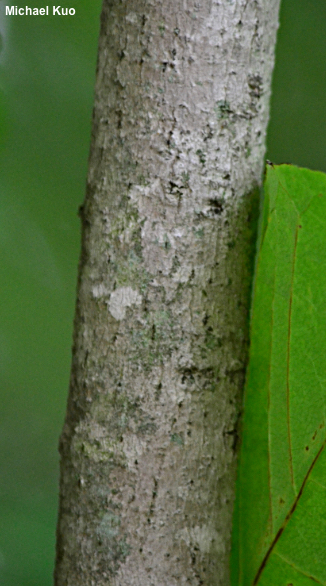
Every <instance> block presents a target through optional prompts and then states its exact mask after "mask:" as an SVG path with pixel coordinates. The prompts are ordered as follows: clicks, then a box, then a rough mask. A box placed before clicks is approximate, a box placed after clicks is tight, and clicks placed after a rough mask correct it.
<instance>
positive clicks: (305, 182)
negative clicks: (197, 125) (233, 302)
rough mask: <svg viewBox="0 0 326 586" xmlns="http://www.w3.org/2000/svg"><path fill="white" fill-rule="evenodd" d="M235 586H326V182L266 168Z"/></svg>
mask: <svg viewBox="0 0 326 586" xmlns="http://www.w3.org/2000/svg"><path fill="white" fill-rule="evenodd" d="M263 218H264V219H263V221H262V229H261V239H260V245H259V251H258V256H257V263H256V277H255V285H254V294H253V307H252V316H251V347H250V360H249V366H248V372H247V383H246V390H245V401H244V417H243V424H242V425H243V429H242V447H241V455H240V463H239V471H238V480H237V497H236V506H235V515H234V529H233V548H232V557H231V578H232V586H256V585H257V586H313V585H315V584H323V585H326V450H325V445H326V439H325V438H326V428H325V418H326V175H324V174H323V173H319V172H313V171H308V170H307V169H298V168H296V167H292V166H290V165H281V166H279V167H274V166H269V167H268V168H267V176H266V182H265V202H264V213H263Z"/></svg>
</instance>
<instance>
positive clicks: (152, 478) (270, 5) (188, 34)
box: [55, 0, 279, 586]
mask: <svg viewBox="0 0 326 586" xmlns="http://www.w3.org/2000/svg"><path fill="white" fill-rule="evenodd" d="M278 8H279V0H249V1H248V0H224V1H223V2H222V1H218V0H202V1H198V2H194V1H193V0H164V2H158V1H157V0H155V1H154V0H128V1H126V0H115V1H114V2H113V0H104V4H103V11H102V17H101V22H102V26H101V33H100V41H99V60H98V72H97V83H96V94H95V108H94V119H93V133H92V144H91V154H90V162H89V176H88V186H87V194H86V199H85V203H84V205H83V206H82V209H81V215H82V225H83V240H82V256H81V262H80V271H79V285H78V301H77V310H76V318H75V332H74V348H73V365H72V375H71V386H70V394H69V401H68V409H67V417H66V421H65V425H64V429H63V433H62V436H61V442H60V451H61V488H60V512H59V522H58V542H57V564H56V570H55V584H56V586H104V585H106V586H108V585H110V586H181V585H189V586H199V585H200V584H202V585H204V586H213V585H214V586H227V585H228V584H229V571H228V563H229V562H228V558H229V550H230V531H231V529H230V528H231V520H232V507H233V499H234V483H235V465H236V451H237V449H236V437H237V421H238V417H239V412H240V404H241V391H242V387H243V380H244V370H245V364H246V352H247V339H248V324H247V322H248V305H249V292H250V279H251V273H252V262H251V260H252V255H253V247H254V244H253V243H254V237H255V235H254V232H255V230H254V224H255V222H254V216H255V214H256V213H257V206H258V198H257V191H258V188H259V186H260V183H261V176H262V168H263V156H264V150H265V134H266V125H267V120H268V109H269V98H270V83H271V75H272V69H273V61H274V45H275V38H276V30H277V21H278Z"/></svg>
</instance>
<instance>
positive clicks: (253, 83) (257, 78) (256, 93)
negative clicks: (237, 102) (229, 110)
mask: <svg viewBox="0 0 326 586" xmlns="http://www.w3.org/2000/svg"><path fill="white" fill-rule="evenodd" d="M248 86H249V88H250V90H251V91H250V92H249V93H250V96H251V97H252V98H260V96H261V95H262V94H263V78H262V77H261V75H249V77H248Z"/></svg>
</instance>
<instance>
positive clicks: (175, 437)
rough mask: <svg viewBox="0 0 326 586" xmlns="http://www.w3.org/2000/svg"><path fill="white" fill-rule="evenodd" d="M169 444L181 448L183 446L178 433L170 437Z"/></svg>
mask: <svg viewBox="0 0 326 586" xmlns="http://www.w3.org/2000/svg"><path fill="white" fill-rule="evenodd" d="M171 442H173V443H174V444H178V446H183V444H184V441H183V438H182V437H181V435H180V434H179V433H173V434H172V435H171Z"/></svg>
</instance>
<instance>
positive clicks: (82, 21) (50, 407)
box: [0, 0, 326, 586]
mask: <svg viewBox="0 0 326 586" xmlns="http://www.w3.org/2000/svg"><path fill="white" fill-rule="evenodd" d="M17 5H18V6H25V5H26V3H25V2H17ZM42 5H43V4H42V2H38V1H34V2H33V6H39V7H41V6H42ZM74 8H75V9H76V16H74V17H57V16H55V17H52V16H49V17H41V16H39V17H18V16H17V17H8V16H7V17H6V16H5V15H4V0H0V9H1V11H2V12H1V24H0V27H1V32H2V36H3V43H2V52H1V53H0V65H1V90H2V91H1V100H0V124H1V134H0V149H1V150H0V173H1V179H0V186H1V191H0V252H1V254H0V283H1V303H0V399H1V409H0V447H1V449H0V519H1V521H0V583H1V586H50V585H51V584H52V569H53V558H54V542H55V525H56V508H57V492H58V488H57V487H58V454H57V443H58V436H59V433H60V430H61V426H62V421H63V417H64V411H65V404H66V395H67V389H68V381H69V370H70V347H71V332H72V321H73V313H74V302H75V283H76V271H77V262H78V256H79V220H78V218H77V209H78V206H79V205H80V203H81V202H82V200H83V197H84V185H85V177H86V170H87V156H88V148H89V137H90V120H91V112H92V99H93V85H94V72H95V63H96V49H97V36H98V28H99V24H98V23H99V13H100V0H92V2H89V0H75V3H74ZM50 10H51V7H50ZM325 30H326V3H325V1H324V0H283V3H282V10H281V27H280V30H279V38H278V47H277V61H276V70H275V75H274V88H273V99H272V114H271V123H270V126H269V137H268V153H267V157H268V158H269V159H271V160H272V161H273V162H276V163H281V162H291V163H294V164H297V165H300V166H307V167H310V168H313V169H319V170H323V171H326V157H325V154H326V107H325V94H326V75H325V69H326V35H325Z"/></svg>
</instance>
